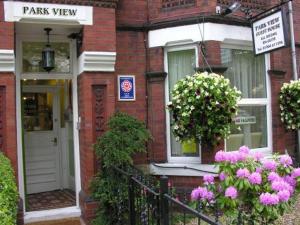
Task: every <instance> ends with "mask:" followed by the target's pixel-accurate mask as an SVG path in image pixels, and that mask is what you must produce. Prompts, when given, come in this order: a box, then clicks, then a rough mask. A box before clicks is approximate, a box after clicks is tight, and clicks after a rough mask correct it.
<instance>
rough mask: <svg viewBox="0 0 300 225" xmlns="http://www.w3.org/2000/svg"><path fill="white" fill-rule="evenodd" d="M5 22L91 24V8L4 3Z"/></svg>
mask: <svg viewBox="0 0 300 225" xmlns="http://www.w3.org/2000/svg"><path fill="white" fill-rule="evenodd" d="M4 12H5V21H10V22H14V21H21V20H22V21H39V20H40V21H45V20H46V21H49V20H52V21H53V22H55V21H57V22H66V23H74V24H84V25H92V24H93V7H91V6H77V5H60V4H41V3H29V2H14V1H5V2H4Z"/></svg>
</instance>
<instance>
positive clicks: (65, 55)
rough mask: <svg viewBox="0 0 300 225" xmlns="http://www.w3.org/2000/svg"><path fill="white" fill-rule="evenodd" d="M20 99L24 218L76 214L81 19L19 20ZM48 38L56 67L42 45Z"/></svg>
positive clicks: (18, 87) (17, 29) (20, 181)
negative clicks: (47, 64)
mask: <svg viewBox="0 0 300 225" xmlns="http://www.w3.org/2000/svg"><path fill="white" fill-rule="evenodd" d="M15 27H16V99H17V100H16V102H17V110H16V117H17V131H18V132H17V144H18V172H19V173H18V174H19V176H18V179H19V193H20V197H21V198H22V199H23V208H24V220H25V222H26V223H30V222H34V221H39V220H45V219H50V218H56V219H57V218H64V217H77V216H80V215H81V210H80V208H79V192H80V190H81V178H80V155H79V130H78V123H79V116H78V96H77V74H78V58H77V55H76V52H77V48H76V46H77V45H76V41H75V40H73V39H70V38H69V37H68V36H69V35H70V34H71V33H78V32H79V31H80V30H81V29H82V27H81V26H80V25H58V24H52V25H51V24H47V25H45V24H42V23H41V24H32V23H23V22H17V23H16V26H15ZM45 27H49V28H51V29H52V32H51V35H50V42H51V43H50V44H51V47H52V49H53V50H54V52H55V67H54V69H53V70H52V71H50V72H47V71H45V70H44V68H43V65H42V51H43V49H44V48H45V45H46V41H47V38H46V36H45V31H44V28H45Z"/></svg>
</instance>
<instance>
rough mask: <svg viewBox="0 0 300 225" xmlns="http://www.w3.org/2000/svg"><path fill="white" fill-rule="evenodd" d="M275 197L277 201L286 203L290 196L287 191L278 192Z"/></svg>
mask: <svg viewBox="0 0 300 225" xmlns="http://www.w3.org/2000/svg"><path fill="white" fill-rule="evenodd" d="M277 196H278V198H279V201H281V202H287V201H288V200H289V199H290V196H291V194H290V192H289V191H287V190H283V191H279V192H278V193H277Z"/></svg>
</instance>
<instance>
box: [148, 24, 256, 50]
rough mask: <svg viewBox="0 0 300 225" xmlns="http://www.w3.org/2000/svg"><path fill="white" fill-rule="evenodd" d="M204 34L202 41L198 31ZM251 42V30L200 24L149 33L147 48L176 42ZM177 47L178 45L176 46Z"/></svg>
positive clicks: (241, 27) (239, 27) (231, 26)
mask: <svg viewBox="0 0 300 225" xmlns="http://www.w3.org/2000/svg"><path fill="white" fill-rule="evenodd" d="M199 29H200V30H201V32H202V34H204V37H203V39H204V40H202V37H201V34H200V31H199ZM186 40H189V41H191V42H194V43H195V42H201V41H220V42H224V41H228V42H230V41H232V42H234V43H238V42H245V41H246V42H252V34H251V28H249V27H243V26H234V25H226V24H217V23H204V24H203V23H200V24H192V25H184V26H177V27H169V28H162V29H157V30H151V31H149V48H154V47H162V46H167V45H168V43H176V42H178V41H186ZM177 45H178V44H177Z"/></svg>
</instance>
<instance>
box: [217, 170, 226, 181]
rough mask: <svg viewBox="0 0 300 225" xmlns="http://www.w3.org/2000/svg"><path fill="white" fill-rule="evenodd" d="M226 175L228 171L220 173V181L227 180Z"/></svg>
mask: <svg viewBox="0 0 300 225" xmlns="http://www.w3.org/2000/svg"><path fill="white" fill-rule="evenodd" d="M226 177H227V175H226V173H224V172H221V173H220V174H219V179H220V181H223V180H225V179H226Z"/></svg>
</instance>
